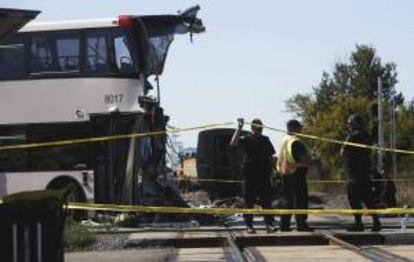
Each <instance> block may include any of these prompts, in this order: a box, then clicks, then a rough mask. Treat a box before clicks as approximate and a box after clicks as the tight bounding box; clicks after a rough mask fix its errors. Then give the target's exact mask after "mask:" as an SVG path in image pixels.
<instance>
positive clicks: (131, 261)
mask: <svg viewBox="0 0 414 262" xmlns="http://www.w3.org/2000/svg"><path fill="white" fill-rule="evenodd" d="M171 257H175V251H174V250H172V249H166V248H163V249H138V250H122V251H105V252H74V253H65V261H66V262H79V261H82V262H96V261H99V262H113V261H117V262H137V261H143V262H153V261H154V262H155V261H168V260H169V258H171Z"/></svg>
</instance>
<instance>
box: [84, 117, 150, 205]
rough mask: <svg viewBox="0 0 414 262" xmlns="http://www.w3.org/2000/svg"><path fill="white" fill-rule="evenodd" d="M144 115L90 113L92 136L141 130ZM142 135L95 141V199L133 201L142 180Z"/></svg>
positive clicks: (136, 197) (93, 156)
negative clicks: (140, 177)
mask: <svg viewBox="0 0 414 262" xmlns="http://www.w3.org/2000/svg"><path fill="white" fill-rule="evenodd" d="M143 119H144V117H143V115H142V114H137V113H127V114H125V113H112V114H106V115H95V116H91V136H92V137H106V136H117V135H125V134H131V133H139V132H142V129H143ZM138 145H139V139H137V138H122V139H113V140H108V141H103V142H97V143H92V150H91V152H92V159H93V160H94V161H93V162H94V165H93V166H94V171H95V176H94V177H95V202H97V203H119V204H134V203H136V201H137V199H138V183H139V182H140V179H139V175H140V165H141V161H140V152H139V146H138Z"/></svg>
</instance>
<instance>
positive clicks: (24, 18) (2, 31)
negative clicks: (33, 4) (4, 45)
mask: <svg viewBox="0 0 414 262" xmlns="http://www.w3.org/2000/svg"><path fill="white" fill-rule="evenodd" d="M39 13H40V11H32V10H18V9H5V8H0V43H1V42H3V41H5V40H6V38H7V37H9V36H10V35H12V34H13V33H15V32H17V31H18V30H19V29H20V28H22V27H23V26H24V25H25V24H27V23H28V22H29V21H30V20H32V19H34V18H35V17H36V16H37V15H38V14H39Z"/></svg>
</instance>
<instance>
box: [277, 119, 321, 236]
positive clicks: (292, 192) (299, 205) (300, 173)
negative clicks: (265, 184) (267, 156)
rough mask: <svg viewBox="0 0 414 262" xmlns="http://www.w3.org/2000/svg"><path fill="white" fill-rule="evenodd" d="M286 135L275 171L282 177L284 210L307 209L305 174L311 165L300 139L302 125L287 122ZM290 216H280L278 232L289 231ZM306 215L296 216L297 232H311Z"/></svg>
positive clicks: (308, 155) (305, 148)
mask: <svg viewBox="0 0 414 262" xmlns="http://www.w3.org/2000/svg"><path fill="white" fill-rule="evenodd" d="M287 131H288V135H287V136H286V137H285V138H284V140H283V142H282V147H281V148H280V150H279V155H278V158H277V171H278V172H279V174H280V175H281V177H282V184H283V196H284V199H285V201H286V206H285V208H286V209H308V198H309V197H308V184H307V180H306V173H307V172H308V168H309V167H310V166H311V165H313V161H312V159H311V157H310V154H309V152H308V149H307V147H306V145H305V144H304V142H303V141H302V140H301V139H300V137H299V136H297V135H296V134H299V133H301V132H302V125H301V124H300V123H299V121H297V120H295V119H292V120H289V121H288V122H287ZM291 217H292V215H282V216H281V218H280V231H290V230H291V229H290V221H291ZM307 218H308V216H307V215H303V214H300V215H296V216H295V220H296V227H297V230H298V231H312V229H311V228H310V227H309V225H308V223H307V222H306V220H307Z"/></svg>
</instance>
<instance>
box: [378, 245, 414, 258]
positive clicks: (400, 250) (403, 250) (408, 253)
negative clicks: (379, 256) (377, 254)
mask: <svg viewBox="0 0 414 262" xmlns="http://www.w3.org/2000/svg"><path fill="white" fill-rule="evenodd" d="M375 247H378V248H380V249H382V250H385V251H387V252H390V253H393V254H396V255H398V256H400V257H404V258H407V259H414V248H413V246H411V245H393V246H375Z"/></svg>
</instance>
